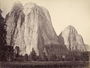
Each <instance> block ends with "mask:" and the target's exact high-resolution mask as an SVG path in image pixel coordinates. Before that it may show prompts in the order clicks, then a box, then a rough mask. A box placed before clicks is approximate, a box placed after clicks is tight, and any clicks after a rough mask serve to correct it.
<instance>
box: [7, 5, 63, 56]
mask: <svg viewBox="0 0 90 68" xmlns="http://www.w3.org/2000/svg"><path fill="white" fill-rule="evenodd" d="M6 25H7V28H6V31H7V35H6V37H7V44H8V45H10V46H14V48H15V47H16V46H18V47H19V48H20V54H21V55H25V54H28V55H30V53H31V51H32V49H34V50H35V52H36V54H37V55H41V56H42V53H43V52H45V53H48V52H47V49H46V48H47V47H49V48H50V47H51V45H54V46H56V45H57V48H59V47H60V43H59V42H58V37H57V35H56V33H55V31H54V29H53V26H52V22H51V18H50V15H49V12H48V10H47V9H45V8H43V7H40V6H38V5H36V4H33V3H27V4H25V5H24V7H23V6H22V4H19V3H18V4H15V5H14V7H13V9H12V10H11V12H9V13H8V14H7V16H6ZM51 48H52V47H51ZM53 49H54V48H53ZM61 49H62V48H61ZM56 50H57V49H56ZM48 54H49V53H48Z"/></svg>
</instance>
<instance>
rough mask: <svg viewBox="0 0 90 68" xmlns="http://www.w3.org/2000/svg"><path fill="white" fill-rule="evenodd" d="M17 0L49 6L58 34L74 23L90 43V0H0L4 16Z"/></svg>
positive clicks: (86, 41)
mask: <svg viewBox="0 0 90 68" xmlns="http://www.w3.org/2000/svg"><path fill="white" fill-rule="evenodd" d="M16 1H21V2H22V3H23V4H25V3H27V2H29V1H30V2H34V3H36V4H38V5H40V6H43V7H45V8H47V9H48V10H49V12H50V15H51V19H52V24H53V27H54V29H55V31H56V33H57V35H59V34H60V32H61V31H63V30H64V28H65V27H67V26H68V25H73V26H74V27H75V28H76V29H77V31H78V33H79V34H81V35H82V37H83V39H84V42H85V43H86V44H89V45H90V0H0V8H1V9H2V10H3V11H4V12H3V15H4V16H5V14H6V13H7V12H9V11H10V9H11V7H12V5H13V4H14V2H16Z"/></svg>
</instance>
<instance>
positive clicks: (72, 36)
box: [59, 25, 86, 51]
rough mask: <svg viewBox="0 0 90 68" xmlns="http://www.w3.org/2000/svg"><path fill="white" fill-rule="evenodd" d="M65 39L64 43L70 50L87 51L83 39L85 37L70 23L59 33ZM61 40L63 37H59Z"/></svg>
mask: <svg viewBox="0 0 90 68" xmlns="http://www.w3.org/2000/svg"><path fill="white" fill-rule="evenodd" d="M61 37H62V38H63V39H64V41H63V42H64V44H65V45H66V47H67V48H68V50H70V51H86V47H85V44H84V41H83V38H82V36H81V35H80V34H78V32H77V31H76V29H75V28H74V27H73V26H71V25H69V26H68V27H66V28H65V30H64V31H62V32H61V34H60V35H59V38H61ZM59 40H61V39H59Z"/></svg>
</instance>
